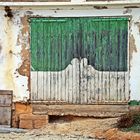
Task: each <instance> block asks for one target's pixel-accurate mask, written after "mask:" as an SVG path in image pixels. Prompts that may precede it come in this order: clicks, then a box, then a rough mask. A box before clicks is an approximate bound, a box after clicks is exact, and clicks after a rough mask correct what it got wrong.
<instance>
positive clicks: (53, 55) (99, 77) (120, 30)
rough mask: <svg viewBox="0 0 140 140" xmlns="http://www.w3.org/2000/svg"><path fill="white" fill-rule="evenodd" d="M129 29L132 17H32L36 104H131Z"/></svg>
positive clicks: (34, 99) (32, 51)
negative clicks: (129, 101)
mask: <svg viewBox="0 0 140 140" xmlns="http://www.w3.org/2000/svg"><path fill="white" fill-rule="evenodd" d="M127 30H128V19H127V18H93V17H91V18H32V19H31V68H32V71H31V85H32V86H31V95H32V100H33V101H52V102H53V101H54V102H55V101H56V102H60V103H61V102H66V103H71V104H95V103H99V102H102V103H111V102H114V103H117V102H118V103H120V102H122V103H124V102H127V101H128V100H129V70H128V55H127V48H128V47H127V46H128V44H127V36H128V35H127Z"/></svg>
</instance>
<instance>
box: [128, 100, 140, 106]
mask: <svg viewBox="0 0 140 140" xmlns="http://www.w3.org/2000/svg"><path fill="white" fill-rule="evenodd" d="M128 104H129V105H130V106H139V105H140V101H137V100H132V101H130V102H129V103H128Z"/></svg>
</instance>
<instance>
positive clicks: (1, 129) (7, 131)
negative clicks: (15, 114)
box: [0, 125, 28, 133]
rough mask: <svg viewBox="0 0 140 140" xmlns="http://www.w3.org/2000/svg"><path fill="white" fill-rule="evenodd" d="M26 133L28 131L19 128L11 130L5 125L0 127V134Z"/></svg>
mask: <svg viewBox="0 0 140 140" xmlns="http://www.w3.org/2000/svg"><path fill="white" fill-rule="evenodd" d="M11 132H14V133H26V132H28V130H27V129H26V130H25V129H20V128H11V127H9V126H5V125H0V133H11Z"/></svg>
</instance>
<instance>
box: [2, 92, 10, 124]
mask: <svg viewBox="0 0 140 140" xmlns="http://www.w3.org/2000/svg"><path fill="white" fill-rule="evenodd" d="M11 109H12V91H8V90H0V125H5V126H6V125H7V126H9V127H10V126H11Z"/></svg>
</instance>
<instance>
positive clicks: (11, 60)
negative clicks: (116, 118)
mask: <svg viewBox="0 0 140 140" xmlns="http://www.w3.org/2000/svg"><path fill="white" fill-rule="evenodd" d="M139 13H140V2H139V1H137V0H135V1H133V2H130V1H91V2H89V1H88V2H86V1H84V2H83V1H71V2H24V3H21V2H7V3H6V2H0V25H1V32H0V72H1V74H0V89H1V90H11V91H12V92H13V103H14V105H13V109H14V110H15V112H14V113H15V114H14V113H13V116H14V117H13V122H14V123H13V124H14V125H13V126H16V124H15V122H17V125H19V122H18V121H19V120H20V118H21V121H20V123H21V122H22V121H23V122H28V121H27V120H26V121H24V118H26V115H25V116H24V117H23V116H21V117H20V115H19V114H20V113H22V114H23V113H31V112H32V107H30V105H31V103H33V104H35V105H34V106H35V107H33V112H34V113H36V114H46V115H69V114H74V115H84V116H96V115H97V116H98V115H99V114H97V113H94V112H96V111H97V110H96V108H100V107H99V106H97V104H100V106H101V108H104V110H105V111H107V110H109V107H108V106H107V105H110V104H113V105H114V106H113V107H114V110H116V109H117V108H119V109H120V108H121V109H122V111H124V110H126V108H125V105H127V103H128V101H129V100H139V99H140V96H139V85H140V74H139V69H140V58H139V57H140V49H139V44H140V14H139ZM21 103H23V104H21ZM42 103H43V105H42V106H40V105H41V104H42ZM44 104H45V105H44ZM46 104H47V106H46ZM76 105H78V107H77V106H76ZM119 105H121V106H120V107H119ZM56 108H57V109H58V110H56ZM87 108H88V109H89V110H88V111H87ZM22 109H23V110H22ZM69 109H73V110H70V111H67V112H65V111H64V110H69ZM80 109H81V110H80ZM121 109H120V110H121ZM123 109H124V110H123ZM41 110H43V111H41ZM53 110H54V111H53ZM83 110H84V111H85V112H84V111H83ZM80 111H81V112H82V111H83V112H84V113H83V114H81V113H80ZM31 118H32V119H33V120H34V119H35V116H34V117H31ZM44 118H45V119H44ZM37 119H38V118H37ZM35 120H36V119H35ZM42 120H43V121H42ZM46 120H48V118H47V119H46V116H45V115H44V116H42V119H41V124H43V123H46ZM21 124H22V123H21ZM31 126H32V124H31ZM20 127H24V126H22V125H21V126H20Z"/></svg>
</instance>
